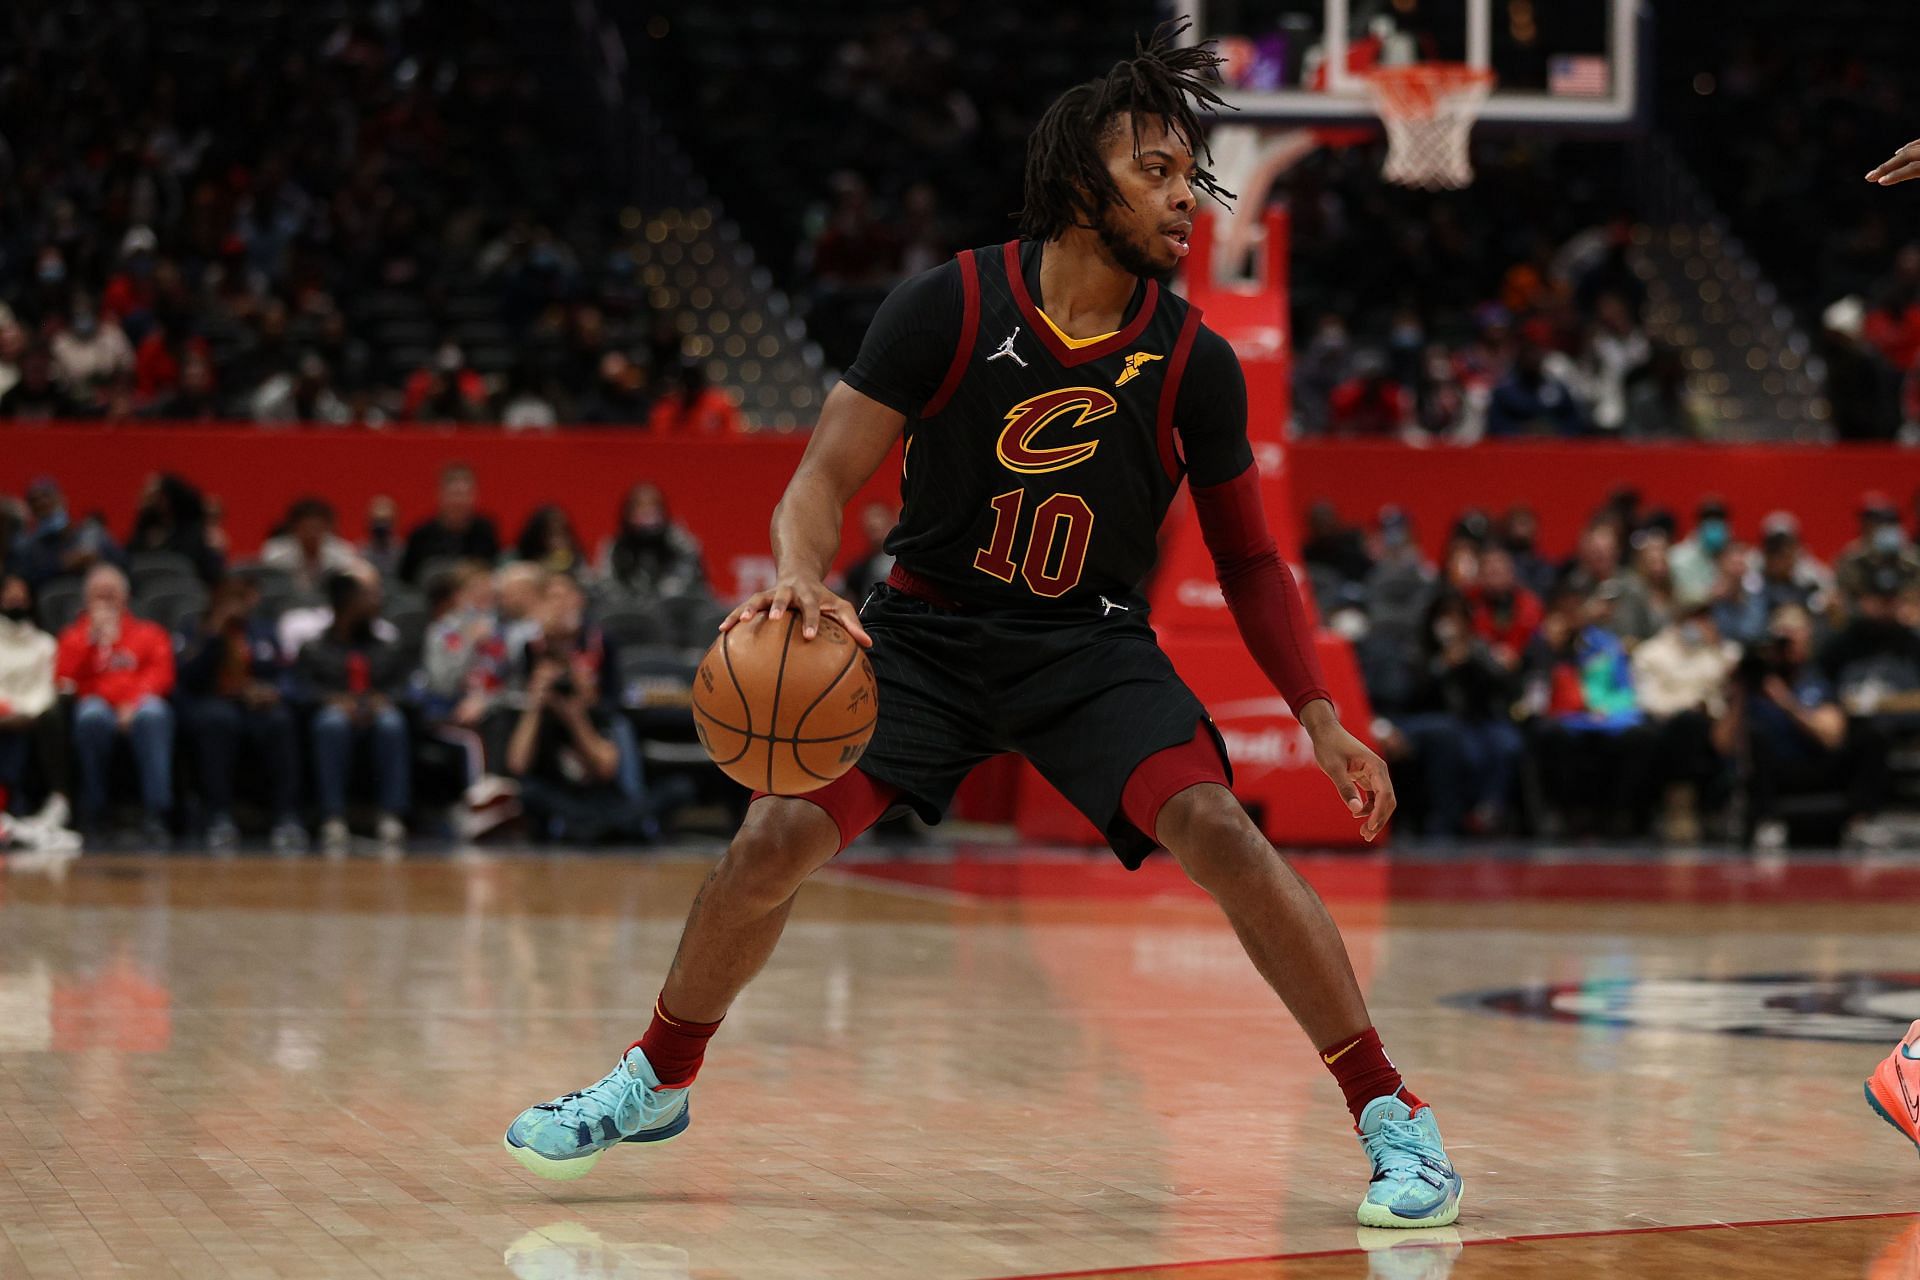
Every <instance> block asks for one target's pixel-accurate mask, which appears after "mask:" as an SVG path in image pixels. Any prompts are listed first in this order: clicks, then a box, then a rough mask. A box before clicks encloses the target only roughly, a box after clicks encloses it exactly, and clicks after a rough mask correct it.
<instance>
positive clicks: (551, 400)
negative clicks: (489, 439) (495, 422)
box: [500, 368, 560, 431]
mask: <svg viewBox="0 0 1920 1280" xmlns="http://www.w3.org/2000/svg"><path fill="white" fill-rule="evenodd" d="M558 398H559V397H558V396H557V395H556V394H555V391H554V388H553V383H552V380H551V379H538V380H537V379H536V378H535V376H534V375H533V373H532V372H531V371H530V370H527V369H525V368H522V369H520V370H517V371H516V372H515V374H514V379H513V386H512V389H511V390H510V392H509V393H508V395H507V400H506V403H505V404H504V405H502V406H501V409H500V425H501V426H503V427H505V428H507V429H508V430H509V431H551V430H552V429H553V428H554V427H556V426H558V425H559V424H560V411H559V410H558V409H556V408H555V407H554V404H555V402H556V401H557V400H558Z"/></svg>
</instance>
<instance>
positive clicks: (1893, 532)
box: [1872, 524, 1907, 556]
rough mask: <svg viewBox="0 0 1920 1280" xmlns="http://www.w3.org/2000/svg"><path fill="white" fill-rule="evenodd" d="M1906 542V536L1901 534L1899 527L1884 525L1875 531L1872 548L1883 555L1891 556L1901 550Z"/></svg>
mask: <svg viewBox="0 0 1920 1280" xmlns="http://www.w3.org/2000/svg"><path fill="white" fill-rule="evenodd" d="M1906 540H1907V538H1906V535H1905V534H1903V533H1901V532H1900V526H1899V525H1897V524H1883V525H1881V526H1880V527H1879V528H1877V529H1875V530H1874V531H1873V540H1872V546H1873V549H1874V550H1875V551H1877V552H1879V553H1880V554H1881V555H1883V556H1890V555H1892V554H1893V553H1894V552H1896V551H1898V550H1900V546H1901V544H1902V543H1904V542H1905V541H1906Z"/></svg>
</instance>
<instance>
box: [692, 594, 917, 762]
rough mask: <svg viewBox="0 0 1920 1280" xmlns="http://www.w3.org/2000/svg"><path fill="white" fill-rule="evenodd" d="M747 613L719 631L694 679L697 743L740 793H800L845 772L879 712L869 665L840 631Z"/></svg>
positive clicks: (828, 624) (792, 616)
mask: <svg viewBox="0 0 1920 1280" xmlns="http://www.w3.org/2000/svg"><path fill="white" fill-rule="evenodd" d="M800 625H801V622H800V613H799V611H798V610H795V611H793V612H791V613H789V614H787V616H786V617H784V618H778V619H776V618H772V617H769V616H768V615H766V614H759V615H756V616H755V617H754V618H753V619H752V620H751V621H749V622H743V623H741V624H739V625H738V626H735V627H733V628H732V629H730V630H727V631H723V632H721V633H720V638H719V639H718V640H715V641H714V642H713V647H712V648H710V649H708V650H707V656H706V657H704V658H702V659H701V660H700V669H699V670H698V671H697V672H696V673H695V674H694V679H693V725H694V729H695V731H696V732H698V733H699V735H700V745H701V746H703V747H705V748H706V750H707V755H708V756H710V757H712V759H713V762H714V763H715V764H717V765H719V766H720V768H721V771H722V772H724V773H725V774H726V775H727V776H728V777H729V778H732V779H733V780H734V781H735V782H738V783H740V784H741V785H742V786H745V787H751V788H753V789H754V790H756V791H770V792H773V793H774V794H776V795H783V796H797V795H804V794H805V793H807V792H809V791H813V790H815V789H817V788H819V787H824V786H826V785H827V784H828V783H829V782H832V781H833V780H834V779H835V778H838V777H839V776H840V775H841V774H843V773H845V772H846V771H847V770H849V769H851V768H853V766H854V764H855V763H856V762H857V761H858V760H859V759H860V753H861V752H862V751H865V750H866V747H867V742H868V740H869V739H871V738H872V737H873V725H874V717H875V714H876V713H877V711H878V709H879V697H878V692H877V690H876V689H875V687H874V680H873V663H872V662H871V661H870V660H869V659H868V657H867V654H866V651H865V650H863V649H862V648H861V647H860V644H859V642H858V641H856V640H855V639H854V638H853V637H852V636H851V635H849V634H848V633H847V630H846V628H845V627H842V626H841V625H840V624H839V623H838V622H835V621H834V620H833V619H832V618H831V617H822V618H821V619H820V629H819V631H818V632H817V633H816V634H815V636H814V638H813V639H811V640H808V639H806V638H805V637H804V636H803V635H802V634H801V631H800Z"/></svg>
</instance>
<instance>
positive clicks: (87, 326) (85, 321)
mask: <svg viewBox="0 0 1920 1280" xmlns="http://www.w3.org/2000/svg"><path fill="white" fill-rule="evenodd" d="M99 327H100V322H99V321H98V320H97V319H95V318H94V317H93V316H92V315H90V314H88V313H87V312H84V311H83V312H81V313H80V314H79V315H77V316H75V317H74V318H73V331H74V332H75V333H77V334H79V335H80V336H81V337H83V338H91V337H92V336H93V331H94V330H95V329H97V328H99Z"/></svg>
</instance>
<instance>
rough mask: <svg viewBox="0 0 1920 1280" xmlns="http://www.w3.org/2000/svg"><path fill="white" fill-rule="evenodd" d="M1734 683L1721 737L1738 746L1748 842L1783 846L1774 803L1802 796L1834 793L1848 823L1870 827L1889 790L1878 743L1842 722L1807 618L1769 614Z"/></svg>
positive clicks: (1784, 611)
mask: <svg viewBox="0 0 1920 1280" xmlns="http://www.w3.org/2000/svg"><path fill="white" fill-rule="evenodd" d="M1736 682H1737V684H1738V686H1739V693H1738V695H1737V696H1736V697H1735V698H1734V700H1733V704H1732V708H1733V711H1732V714H1730V715H1729V716H1728V719H1727V723H1726V728H1725V731H1724V733H1723V739H1724V740H1725V741H1727V742H1728V743H1729V744H1732V743H1735V742H1739V741H1741V740H1742V739H1744V741H1745V744H1746V749H1747V755H1748V759H1749V764H1750V767H1749V771H1748V778H1747V823H1748V831H1749V838H1750V840H1751V841H1752V843H1753V844H1755V845H1756V846H1758V847H1760V848H1763V849H1767V848H1779V847H1782V846H1784V845H1785V844H1786V843H1787V839H1788V834H1789V833H1788V830H1787V827H1786V824H1785V822H1784V821H1783V820H1782V819H1781V817H1780V813H1781V807H1782V806H1781V802H1782V801H1783V800H1786V799H1787V798H1789V797H1792V796H1798V795H1806V794H1808V793H1814V792H1830V793H1833V794H1836V795H1838V796H1840V797H1842V801H1843V803H1844V806H1845V811H1846V817H1847V820H1848V821H1849V822H1850V823H1853V824H1854V825H1856V826H1862V825H1865V824H1867V823H1870V822H1871V819H1872V818H1873V816H1874V815H1875V814H1877V813H1878V812H1879V810H1880V808H1881V806H1882V805H1884V804H1885V803H1886V799H1887V796H1888V793H1889V790H1890V786H1891V780H1890V777H1889V768H1888V763H1887V750H1886V743H1885V741H1884V740H1883V739H1882V738H1881V737H1880V735H1879V734H1878V733H1877V732H1876V731H1875V730H1874V729H1873V727H1872V725H1871V723H1870V722H1868V721H1865V720H1856V721H1853V722H1852V723H1851V724H1850V723H1849V722H1848V719H1847V715H1846V713H1845V712H1844V711H1842V710H1841V709H1840V706H1839V702H1838V699H1837V698H1836V697H1835V695H1834V689H1833V685H1832V683H1831V681H1830V679H1829V678H1828V676H1827V674H1826V672H1825V671H1824V670H1823V669H1822V668H1821V666H1820V665H1819V664H1818V663H1815V662H1814V661H1813V618H1812V616H1811V615H1810V614H1809V613H1808V612H1807V611H1806V610H1805V609H1803V608H1800V607H1799V606H1798V605H1783V606H1782V607H1781V608H1780V609H1778V610H1777V611H1775V613H1774V614H1773V616H1772V618H1771V620H1770V621H1769V623H1768V627H1767V635H1766V637H1765V639H1764V641H1763V642H1762V643H1760V644H1758V645H1756V646H1754V647H1753V648H1752V649H1750V650H1749V651H1748V652H1747V655H1746V656H1745V657H1744V658H1742V659H1741V662H1740V665H1739V667H1738V668H1737V672H1736Z"/></svg>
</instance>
